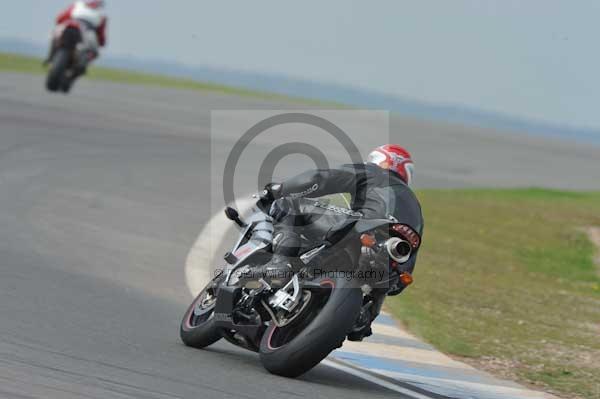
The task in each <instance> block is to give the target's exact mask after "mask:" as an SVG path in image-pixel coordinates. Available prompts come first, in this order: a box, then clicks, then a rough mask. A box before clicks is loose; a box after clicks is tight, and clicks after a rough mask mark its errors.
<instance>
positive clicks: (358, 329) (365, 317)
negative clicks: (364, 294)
mask: <svg viewBox="0 0 600 399" xmlns="http://www.w3.org/2000/svg"><path fill="white" fill-rule="evenodd" d="M384 291H385V290H382V291H381V292H377V293H374V294H375V295H374V298H373V300H372V302H370V303H368V304H366V305H363V308H362V309H361V311H360V314H359V315H358V318H357V319H356V322H355V323H354V327H353V328H352V331H351V332H350V333H348V341H357V342H360V341H362V340H363V339H365V338H366V337H370V336H371V335H373V331H372V330H371V324H372V323H373V320H375V318H376V317H377V316H379V312H380V311H381V307H382V306H383V301H384V299H385V292H384Z"/></svg>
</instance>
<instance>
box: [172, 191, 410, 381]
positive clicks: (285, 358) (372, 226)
mask: <svg viewBox="0 0 600 399" xmlns="http://www.w3.org/2000/svg"><path fill="white" fill-rule="evenodd" d="M263 195H266V192H265V193H263ZM258 198H259V199H258V201H257V202H256V205H255V207H254V208H253V212H252V214H251V215H250V217H249V218H248V219H247V220H245V221H244V220H242V219H240V216H239V215H238V212H237V211H236V210H234V209H233V208H227V209H226V211H225V213H226V215H227V217H228V218H229V219H230V220H233V221H234V222H235V223H236V224H237V225H238V226H239V227H240V228H241V229H242V233H241V235H240V238H239V240H238V242H237V243H236V245H235V247H234V248H233V250H232V252H228V253H227V254H226V256H225V261H226V262H227V266H226V267H225V268H224V270H223V271H222V272H221V273H219V274H218V275H217V276H216V277H214V278H213V280H212V281H211V282H210V283H209V284H208V285H207V286H206V287H205V288H204V289H203V290H202V291H201V292H200V294H199V295H198V296H197V297H196V299H195V300H194V301H193V302H192V304H191V305H190V307H189V308H188V310H187V311H186V313H185V315H184V317H183V320H182V322H181V326H180V336H181V339H182V340H183V342H184V343H185V344H186V345H188V346H191V347H195V348H204V347H206V346H209V345H211V344H213V343H215V342H216V341H218V340H220V339H221V338H225V339H226V340H227V341H229V342H231V343H232V344H234V345H237V346H240V347H242V348H245V349H248V350H251V351H255V352H259V354H260V359H261V362H262V364H263V366H264V367H265V368H266V369H267V370H268V371H269V372H271V373H273V374H277V375H281V376H286V377H297V376H299V375H301V374H303V373H305V372H307V371H308V370H310V369H311V368H313V367H314V366H316V365H317V364H318V363H320V362H321V361H322V360H323V359H324V358H325V357H327V355H328V354H329V353H330V352H332V351H333V350H335V349H336V348H338V347H340V346H341V345H342V343H343V342H344V340H345V339H346V337H347V336H349V334H351V333H352V332H353V331H356V330H357V329H360V328H363V327H364V325H365V323H367V322H370V320H371V319H372V314H371V312H372V311H373V308H375V306H373V305H374V303H375V301H378V300H380V301H382V300H383V298H384V297H385V294H386V293H389V292H390V290H394V289H396V290H398V287H399V286H402V287H405V286H406V285H408V284H410V283H411V282H412V276H411V275H410V274H409V273H406V272H402V271H401V269H402V268H401V267H400V265H401V264H403V263H405V262H407V261H408V259H409V258H410V256H411V253H412V252H413V251H416V250H417V249H418V247H419V245H420V236H419V235H418V234H417V233H416V232H415V231H414V230H413V229H412V228H411V227H410V226H407V225H405V224H401V223H399V222H398V221H396V220H390V219H361V218H359V217H355V215H353V212H352V211H351V210H348V209H346V211H347V213H348V218H347V220H346V221H345V222H344V223H343V224H341V225H339V226H322V229H321V231H320V232H319V231H318V230H319V229H318V228H317V229H316V230H317V234H316V235H315V236H314V237H302V238H303V240H304V242H303V244H302V250H301V252H300V253H301V256H300V261H301V262H302V269H301V270H300V271H299V272H297V273H296V274H294V275H293V277H292V278H291V280H290V281H289V282H287V283H286V282H285V280H284V281H283V282H282V283H281V284H285V285H284V286H283V287H281V288H279V289H276V288H273V287H272V286H271V285H270V284H269V282H267V281H265V279H264V278H262V277H261V276H252V270H253V269H256V268H257V267H258V266H260V265H264V264H265V263H266V262H268V261H269V259H270V258H271V256H272V243H273V222H272V219H271V218H270V217H269V216H268V215H267V209H268V206H269V204H268V203H267V202H266V199H265V198H264V197H260V196H259V197H258ZM309 201H312V200H309ZM314 201H315V205H316V206H327V207H329V206H332V205H330V204H324V203H323V202H322V200H320V199H319V200H314ZM338 234H342V235H343V238H342V239H341V240H339V239H336V240H335V242H336V244H335V245H334V244H331V243H330V240H331V239H332V238H333V236H334V235H338ZM338 237H339V236H338ZM367 269H368V270H367ZM373 270H375V271H376V272H379V271H381V275H382V276H385V277H384V278H376V279H368V278H367V279H366V280H360V278H348V276H360V272H361V271H362V272H363V273H365V274H364V275H366V272H367V271H373ZM352 273H354V274H352ZM248 276H250V278H249V277H248ZM271 284H272V285H273V286H275V284H273V282H272V281H271ZM382 292H383V296H382V295H381V293H382ZM375 293H379V295H376V294H375ZM373 316H374V314H373Z"/></svg>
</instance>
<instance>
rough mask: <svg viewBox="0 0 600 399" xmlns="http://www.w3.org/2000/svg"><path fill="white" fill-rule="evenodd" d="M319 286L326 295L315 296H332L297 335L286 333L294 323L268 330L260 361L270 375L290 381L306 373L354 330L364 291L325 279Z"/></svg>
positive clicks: (273, 325)
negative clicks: (289, 379)
mask: <svg viewBox="0 0 600 399" xmlns="http://www.w3.org/2000/svg"><path fill="white" fill-rule="evenodd" d="M319 284H320V285H321V286H322V287H323V288H322V289H318V290H316V291H322V292H319V293H317V292H315V294H316V295H313V296H315V297H316V296H317V295H326V296H328V297H327V298H326V301H325V303H324V304H322V305H319V306H322V307H321V308H320V309H317V310H316V311H317V312H318V314H316V316H314V317H313V318H312V320H310V321H309V324H308V325H306V326H303V325H301V326H300V327H299V332H298V333H297V334H294V333H293V332H292V331H286V329H288V330H289V329H290V328H293V327H294V325H293V324H292V325H288V326H284V327H281V328H280V327H277V326H276V325H275V324H271V325H270V326H269V327H268V328H267V330H266V331H265V333H264V335H263V337H262V340H261V343H260V360H261V362H262V364H263V366H264V367H265V368H266V369H267V370H268V371H269V372H270V373H272V374H276V375H280V376H283V377H290V378H295V377H298V376H300V375H302V374H304V373H306V372H307V371H308V370H310V369H311V368H313V367H315V366H316V365H317V364H319V363H320V362H321V361H322V360H323V359H325V358H326V357H327V355H329V353H331V352H332V351H333V350H334V349H336V348H339V347H340V346H341V345H342V343H343V342H344V339H345V338H346V335H347V334H348V332H349V331H350V330H351V329H352V326H353V325H354V322H355V320H356V318H357V317H358V314H359V312H360V308H361V305H362V292H361V290H360V288H356V287H353V286H351V285H350V283H349V282H347V281H345V280H344V279H335V280H334V279H323V280H321V281H320V282H319ZM327 291H329V292H327ZM317 303H318V302H317ZM303 312H306V311H303ZM308 312H315V310H314V309H313V310H310V309H309V310H308ZM309 314H310V313H309ZM308 317H310V315H309V316H308ZM300 322H302V321H300Z"/></svg>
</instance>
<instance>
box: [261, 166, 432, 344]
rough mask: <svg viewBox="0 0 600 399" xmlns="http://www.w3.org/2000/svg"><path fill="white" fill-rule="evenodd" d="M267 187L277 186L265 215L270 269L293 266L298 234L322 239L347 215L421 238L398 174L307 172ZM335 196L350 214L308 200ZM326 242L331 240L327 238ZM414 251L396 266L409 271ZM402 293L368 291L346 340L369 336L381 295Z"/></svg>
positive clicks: (375, 169) (412, 201) (416, 213)
mask: <svg viewBox="0 0 600 399" xmlns="http://www.w3.org/2000/svg"><path fill="white" fill-rule="evenodd" d="M270 187H271V188H276V189H274V190H270V191H271V194H272V195H273V196H274V198H275V199H276V201H275V202H273V205H272V207H271V212H270V213H271V216H273V218H274V220H275V221H276V222H277V223H276V224H275V235H274V240H273V244H274V245H273V252H274V257H273V260H272V262H271V266H272V267H274V268H277V265H278V264H279V265H281V264H288V265H290V266H291V267H292V268H294V267H293V266H292V264H293V263H294V262H289V261H288V260H286V259H289V258H295V257H297V256H298V253H299V250H300V248H301V245H302V240H301V237H302V236H304V237H307V238H309V239H310V238H316V239H319V237H324V235H325V234H327V233H328V232H329V231H330V230H332V229H333V230H335V229H334V226H336V225H340V224H343V222H344V221H345V220H346V219H347V218H348V217H349V216H350V217H352V218H356V217H361V218H367V219H393V220H395V221H397V222H398V223H402V224H406V225H408V226H410V227H412V229H413V230H414V231H416V232H417V233H418V234H419V236H422V234H423V216H422V214H421V206H420V204H419V201H418V200H417V198H416V196H415V195H414V193H413V192H412V190H411V189H410V188H409V187H408V186H407V185H406V184H405V183H404V181H403V180H402V179H401V178H400V176H399V175H397V174H396V173H394V172H390V171H388V170H385V169H382V168H380V167H379V166H377V165H374V164H355V165H343V166H341V167H339V168H337V169H325V170H324V169H319V170H311V171H308V172H305V173H302V174H300V175H298V176H296V177H293V178H291V179H289V180H286V181H285V182H283V183H281V184H272V185H271V186H270ZM336 193H348V194H350V196H351V199H352V200H351V211H348V210H347V209H342V208H340V207H335V206H330V205H325V206H323V205H320V201H318V202H315V201H314V200H309V198H317V197H322V196H325V195H330V194H336ZM349 214H350V215H349ZM311 236H313V237H311ZM330 236H331V235H328V237H330ZM333 236H335V235H333ZM328 241H330V242H331V240H330V239H329V240H328ZM417 253H418V249H417V250H416V251H413V253H412V254H411V256H410V258H409V260H408V261H407V262H406V263H404V264H402V265H401V266H400V268H401V270H402V271H408V272H410V273H412V272H413V270H414V267H415V263H416V260H417ZM266 268H267V269H268V268H269V266H266ZM403 289H404V286H403V285H402V284H400V283H399V282H397V283H395V284H394V285H393V286H390V287H386V288H380V289H376V290H375V289H374V290H373V292H371V295H372V297H373V303H372V306H370V307H369V308H368V310H366V311H365V312H364V313H363V311H361V315H360V316H359V318H358V320H357V321H356V322H355V326H354V327H353V330H352V331H351V332H350V333H349V334H348V339H349V340H352V341H361V340H362V339H363V338H364V337H367V336H369V335H371V333H372V332H371V323H372V322H373V320H374V319H375V318H376V317H377V316H378V315H379V312H380V310H381V306H382V305H383V301H384V299H385V296H386V294H388V295H397V294H399V293H400V292H401V291H402V290H403Z"/></svg>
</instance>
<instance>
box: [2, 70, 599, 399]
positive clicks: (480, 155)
mask: <svg viewBox="0 0 600 399" xmlns="http://www.w3.org/2000/svg"><path fill="white" fill-rule="evenodd" d="M42 87H43V80H42V78H41V77H31V76H25V75H19V74H0V397H8V398H23V399H25V398H60V399H67V398H81V397H84V398H88V397H89V398H103V399H104V398H130V397H136V398H137V397H144V398H179V397H181V398H193V397H197V398H298V397H306V398H321V397H323V398H361V399H362V398H364V397H369V398H379V397H381V398H384V397H395V398H397V397H398V394H397V393H393V392H391V391H387V390H386V389H384V388H381V387H379V386H378V385H375V384H371V383H369V382H366V381H363V380H360V379H357V378H355V377H351V376H349V375H347V374H344V373H343V372H341V371H338V370H336V369H333V368H329V367H326V366H319V367H317V368H315V369H314V370H313V371H311V372H309V373H308V374H306V375H305V376H303V377H302V378H300V379H298V380H289V379H283V378H279V377H275V376H272V375H270V374H268V373H267V372H266V371H265V370H264V369H263V368H262V366H261V365H260V363H259V360H258V357H257V356H256V355H255V354H253V353H250V352H247V351H243V350H240V349H237V348H235V347H234V346H232V345H230V344H228V343H225V342H220V343H217V344H216V345H214V346H213V347H211V348H210V349H209V350H204V351H199V350H193V349H189V348H186V347H184V346H183V345H182V344H181V343H180V341H179V336H178V328H179V321H180V318H181V316H182V314H183V312H184V310H185V308H186V306H187V305H188V303H189V302H190V300H191V297H190V294H189V292H188V290H187V287H186V281H185V276H184V264H185V259H186V256H187V254H188V251H189V250H190V247H191V246H192V244H193V243H194V241H195V239H196V237H197V235H198V232H199V231H200V230H201V228H202V226H203V224H204V223H205V222H206V221H207V220H208V219H209V218H210V217H211V216H212V211H211V210H210V206H209V203H210V202H211V200H212V199H214V198H213V197H215V196H217V195H218V194H216V193H214V192H213V193H211V190H207V187H210V185H211V181H210V180H211V173H210V172H209V170H210V162H211V161H210V159H211V154H210V153H211V139H210V134H209V120H210V119H209V111H210V110H211V109H261V108H264V109H273V108H281V107H285V108H290V107H291V106H290V105H289V104H276V103H269V102H267V101H265V100H258V99H252V98H241V97H234V96H230V95H222V94H216V93H203V92H187V91H177V90H169V89H163V88H151V87H129V86H124V85H116V84H109V83H91V82H81V84H80V85H79V86H78V87H76V88H75V91H74V93H73V95H72V96H69V97H65V96H62V95H56V96H51V95H49V94H46V93H45V92H44V91H43V90H42ZM294 107H296V108H300V109H303V108H305V107H303V106H300V105H295V106H294ZM392 128H393V133H392V137H393V139H394V140H395V141H399V142H402V143H405V144H406V145H407V146H409V148H411V149H412V150H413V152H414V155H415V158H416V159H417V162H418V165H417V167H418V168H419V169H418V182H417V183H418V186H420V187H465V186H511V185H517V186H531V185H536V186H550V187H563V188H577V189H586V188H587V189H600V168H597V165H595V163H594V162H593V160H598V159H600V148H594V147H589V146H585V145H574V144H564V143H559V142H544V141H542V140H540V139H536V138H523V137H521V136H519V135H503V134H500V133H496V132H492V131H483V130H481V129H464V128H460V127H456V126H444V125H439V124H433V123H425V122H419V121H416V120H411V119H400V118H394V120H393V123H392ZM236 138H237V137H235V135H234V134H233V133H232V135H231V136H224V137H219V138H218V140H216V144H215V142H214V141H213V143H212V145H213V146H214V145H217V146H218V145H219V140H222V141H223V143H224V144H223V145H225V143H226V142H228V141H229V142H230V141H234V140H235V139H236ZM356 140H357V142H358V144H359V147H360V148H361V149H366V148H368V146H369V145H373V144H374V143H368V140H366V139H364V138H356ZM250 156H252V152H250ZM574 171H576V172H574ZM239 173H240V174H242V176H241V177H242V178H247V179H251V180H252V181H253V182H255V181H256V178H255V177H254V176H253V175H252V174H251V172H250V171H246V172H244V171H243V170H242V171H240V172H239ZM244 173H248V175H247V176H244V175H243V174H244ZM252 173H254V172H252Z"/></svg>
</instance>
